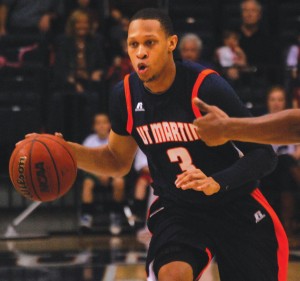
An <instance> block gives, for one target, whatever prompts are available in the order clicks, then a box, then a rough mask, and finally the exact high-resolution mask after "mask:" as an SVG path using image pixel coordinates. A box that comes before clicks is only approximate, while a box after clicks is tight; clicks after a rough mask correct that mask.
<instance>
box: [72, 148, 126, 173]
mask: <svg viewBox="0 0 300 281" xmlns="http://www.w3.org/2000/svg"><path fill="white" fill-rule="evenodd" d="M68 144H69V145H70V147H71V148H72V150H73V152H74V154H75V157H76V160H77V165H78V168H80V169H82V170H84V171H87V172H90V173H92V174H99V175H106V176H111V177H120V176H124V175H126V174H127V173H128V172H129V169H130V167H129V168H128V165H125V164H122V163H121V161H120V159H117V158H116V157H115V155H114V154H113V153H112V152H111V151H110V149H109V147H108V145H105V146H103V147H100V148H88V147H85V146H82V145H80V144H77V143H72V142H68Z"/></svg>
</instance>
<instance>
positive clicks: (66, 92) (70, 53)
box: [49, 10, 107, 141]
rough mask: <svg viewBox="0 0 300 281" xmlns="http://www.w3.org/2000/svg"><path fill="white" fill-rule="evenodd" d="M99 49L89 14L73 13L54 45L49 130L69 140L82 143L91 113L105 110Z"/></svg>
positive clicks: (82, 12) (98, 41)
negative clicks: (55, 45)
mask: <svg viewBox="0 0 300 281" xmlns="http://www.w3.org/2000/svg"><path fill="white" fill-rule="evenodd" d="M102 49H103V48H102V41H101V38H99V36H96V35H94V34H93V32H92V23H91V21H90V19H89V14H88V13H87V12H85V11H82V10H76V11H74V12H73V13H72V14H71V15H70V17H69V19H68V22H67V25H66V35H64V36H62V38H60V41H59V44H58V46H57V52H56V60H55V65H54V91H55V93H54V95H53V98H52V103H51V107H52V108H51V109H50V125H49V127H50V131H57V130H59V131H62V132H63V133H64V134H66V137H67V138H69V139H72V140H77V141H82V138H83V136H85V135H87V133H88V130H87V128H89V125H88V124H90V123H91V120H92V118H93V116H94V114H95V113H96V112H97V111H99V110H101V111H106V110H107V101H106V100H107V99H106V96H105V93H104V91H101V87H102V83H101V81H102V75H103V69H104V54H103V51H102ZM99 98H100V100H101V102H99Z"/></svg>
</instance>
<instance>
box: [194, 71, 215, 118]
mask: <svg viewBox="0 0 300 281" xmlns="http://www.w3.org/2000/svg"><path fill="white" fill-rule="evenodd" d="M213 73H214V74H218V73H217V72H216V71H214V70H212V69H205V70H203V71H201V72H200V73H199V75H198V77H197V80H196V82H195V84H194V87H193V92H192V99H191V102H192V109H193V112H194V114H195V116H196V118H198V117H201V116H202V115H201V112H200V110H199V108H198V107H197V106H196V105H194V103H193V99H194V98H196V97H198V91H199V88H200V87H201V85H202V82H203V81H204V79H205V78H206V76H208V75H210V74H213Z"/></svg>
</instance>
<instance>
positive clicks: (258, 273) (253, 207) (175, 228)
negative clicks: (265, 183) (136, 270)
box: [146, 189, 289, 281]
mask: <svg viewBox="0 0 300 281" xmlns="http://www.w3.org/2000/svg"><path fill="white" fill-rule="evenodd" d="M148 227H149V230H150V231H151V232H152V233H153V236H152V239H151V242H150V246H149V251H148V256H147V265H146V271H147V274H148V281H150V280H151V281H155V280H156V279H157V278H156V274H157V272H158V270H159V268H160V267H161V266H163V265H164V264H167V263H169V262H172V261H178V260H180V261H185V262H187V263H189V264H190V265H191V266H192V268H193V270H194V276H195V280H198V279H199V278H200V277H201V274H202V273H203V271H204V268H205V266H206V265H207V264H204V263H203V255H206V256H207V258H206V262H205V263H209V262H210V260H211V257H212V256H215V257H216V259H217V262H218V267H219V273H220V277H221V280H222V281H286V280H287V267H288V255H289V253H288V252H289V249H288V241H287V237H286V234H285V231H284V229H283V227H282V225H281V223H280V221H279V219H278V217H277V215H276V214H275V212H274V211H273V209H272V208H271V207H270V205H269V204H268V202H267V201H266V199H265V198H264V197H263V195H262V194H261V192H260V191H259V190H258V189H256V190H255V191H253V192H252V194H251V195H250V194H249V195H248V196H244V197H242V198H239V199H238V200H236V201H234V202H231V203H229V204H227V205H226V206H223V207H222V208H219V209H213V210H206V211H199V210H198V211H193V212H191V210H186V209H181V208H178V206H177V207H175V206H174V207H170V206H168V207H167V206H166V204H163V203H162V200H160V199H158V200H157V201H155V202H154V203H153V204H152V206H151V208H150V212H149V218H148ZM174 245H175V246H176V245H177V247H174ZM182 245H184V246H186V247H182ZM178 247H179V248H178ZM180 247H181V248H182V249H185V250H184V251H182V255H181V254H180V250H178V249H180ZM187 251H190V255H188V254H187ZM197 252H200V253H201V254H200V255H197V254H196V253H197ZM191 257H193V258H191ZM197 263H198V264H200V266H198V267H197V266H196V264H197ZM195 271H196V272H195ZM155 272H156V274H155Z"/></svg>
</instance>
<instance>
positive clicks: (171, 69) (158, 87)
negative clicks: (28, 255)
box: [144, 60, 176, 94]
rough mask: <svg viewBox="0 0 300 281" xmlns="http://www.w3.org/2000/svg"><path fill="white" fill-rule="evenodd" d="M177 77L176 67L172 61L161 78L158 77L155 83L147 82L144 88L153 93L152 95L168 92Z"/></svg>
mask: <svg viewBox="0 0 300 281" xmlns="http://www.w3.org/2000/svg"><path fill="white" fill-rule="evenodd" d="M175 76H176V65H175V62H174V60H171V61H170V63H168V64H167V65H166V66H165V68H164V69H163V70H162V72H161V74H160V75H159V77H157V78H156V79H155V80H154V81H151V82H145V83H144V86H145V87H146V88H147V89H148V90H149V91H150V92H151V93H152V94H161V93H164V92H166V91H167V90H168V89H169V88H170V87H171V85H172V84H173V82H174V80H175Z"/></svg>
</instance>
